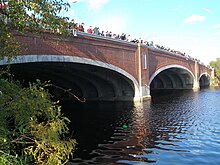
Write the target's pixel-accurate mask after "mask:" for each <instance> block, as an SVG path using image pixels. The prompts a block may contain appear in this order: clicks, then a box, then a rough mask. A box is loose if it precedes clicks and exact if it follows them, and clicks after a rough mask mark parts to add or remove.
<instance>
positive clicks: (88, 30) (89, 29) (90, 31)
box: [87, 26, 92, 34]
mask: <svg viewBox="0 0 220 165" xmlns="http://www.w3.org/2000/svg"><path fill="white" fill-rule="evenodd" d="M87 33H89V34H92V26H89V28H88V29H87Z"/></svg>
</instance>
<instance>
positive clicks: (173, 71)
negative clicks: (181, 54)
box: [149, 65, 195, 89]
mask: <svg viewBox="0 0 220 165" xmlns="http://www.w3.org/2000/svg"><path fill="white" fill-rule="evenodd" d="M168 73H169V74H168ZM174 82H175V83H174ZM194 82H195V76H194V74H193V73H192V72H191V71H190V70H189V69H188V68H186V67H184V66H181V65H167V66H164V67H161V68H159V69H158V70H157V71H156V72H154V73H153V74H152V75H151V77H150V80H149V86H150V89H153V88H154V89H156V88H157V89H192V88H193V86H194Z"/></svg>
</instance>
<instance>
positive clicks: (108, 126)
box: [61, 101, 133, 160]
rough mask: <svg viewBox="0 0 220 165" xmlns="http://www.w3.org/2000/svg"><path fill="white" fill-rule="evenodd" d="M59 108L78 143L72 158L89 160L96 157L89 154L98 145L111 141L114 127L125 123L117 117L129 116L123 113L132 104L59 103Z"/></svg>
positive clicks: (125, 120)
mask: <svg viewBox="0 0 220 165" xmlns="http://www.w3.org/2000/svg"><path fill="white" fill-rule="evenodd" d="M61 106H62V110H63V112H64V115H65V116H66V117H68V118H69V119H70V120H71V123H70V124H69V128H70V130H72V132H71V134H72V137H73V138H75V139H76V140H77V143H78V145H77V150H76V152H75V153H74V155H73V157H74V158H80V159H83V160H89V159H92V158H93V157H95V156H96V155H94V154H91V152H92V151H93V150H94V149H96V148H98V146H99V144H105V143H107V142H108V143H109V141H111V140H112V139H111V136H112V135H113V134H114V129H115V127H122V126H123V124H124V123H126V122H127V120H128V119H126V118H124V119H123V120H124V121H123V120H122V121H121V119H119V116H129V115H123V113H125V112H126V111H124V110H125V109H132V108H133V103H132V102H117V103H113V102H86V103H77V102H71V101H61ZM124 106H126V107H124ZM123 122H124V123H123Z"/></svg>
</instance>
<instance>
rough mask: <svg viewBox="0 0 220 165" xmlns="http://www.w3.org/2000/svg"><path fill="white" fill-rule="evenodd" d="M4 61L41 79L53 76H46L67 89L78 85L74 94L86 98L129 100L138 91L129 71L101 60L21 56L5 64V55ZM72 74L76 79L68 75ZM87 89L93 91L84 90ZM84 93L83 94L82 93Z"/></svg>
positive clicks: (72, 57)
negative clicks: (76, 92) (40, 76)
mask: <svg viewBox="0 0 220 165" xmlns="http://www.w3.org/2000/svg"><path fill="white" fill-rule="evenodd" d="M7 64H11V66H12V68H13V67H14V68H20V69H14V71H15V72H16V70H17V72H18V70H21V71H20V74H36V75H37V76H39V75H40V74H42V75H43V76H44V79H45V77H47V76H48V77H49V76H50V75H53V76H52V77H49V78H51V79H53V81H54V82H57V81H61V82H59V84H64V86H65V85H66V87H67V88H70V87H71V85H70V84H74V85H76V86H79V85H82V87H81V89H80V90H78V91H79V92H78V93H80V94H81V95H82V96H81V97H85V98H86V99H88V100H101V101H102V100H103V101H106V100H133V99H134V98H135V97H139V94H140V92H139V88H138V82H137V80H136V79H135V78H134V77H133V76H132V75H131V74H129V73H128V72H126V71H124V70H122V69H121V68H119V67H116V66H114V65H111V64H108V63H104V62H101V61H96V60H91V59H87V58H80V57H75V56H61V55H23V56H17V57H16V58H15V59H13V60H12V61H10V62H9V63H8V62H7V58H4V59H3V60H1V61H0V65H3V66H4V65H7ZM22 68H23V69H22ZM47 68H49V69H51V70H49V69H47ZM23 71H24V72H25V73H22V72H23ZM31 71H32V72H31ZM31 76H33V75H31ZM74 76H75V77H76V80H74V79H73V78H72V77H74ZM59 77H60V79H61V80H59ZM56 78H57V79H56ZM69 79H71V81H70V80H69ZM68 81H69V82H68ZM94 84H95V85H94ZM90 90H91V91H93V92H91V93H90V92H88V91H90ZM85 93H86V96H83V94H84V95H85Z"/></svg>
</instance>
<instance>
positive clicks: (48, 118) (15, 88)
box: [0, 0, 76, 165]
mask: <svg viewBox="0 0 220 165" xmlns="http://www.w3.org/2000/svg"><path fill="white" fill-rule="evenodd" d="M5 2H6V0H3V1H2V0H0V3H5ZM7 2H8V4H9V6H8V7H7V8H4V9H3V10H2V9H0V50H1V51H0V60H2V59H3V58H5V57H7V58H8V59H9V60H11V59H12V58H13V57H14V55H18V54H19V53H20V52H21V51H22V50H21V49H20V45H19V43H18V42H16V41H15V39H14V36H13V34H15V33H24V32H25V30H29V31H45V30H46V31H49V32H52V33H58V34H64V33H66V28H67V27H68V22H67V18H62V17H60V16H59V13H60V12H61V10H67V9H68V7H69V4H68V3H64V2H63V1H62V0H61V1H60V0H7ZM3 73H4V74H5V73H7V71H0V113H1V115H0V164H8V165H12V164H13V165H14V164H15V165H16V164H29V163H35V164H49V165H50V164H62V163H65V162H66V161H68V159H69V156H70V155H71V154H72V153H73V151H74V150H75V145H76V141H75V140H74V139H65V135H66V133H68V127H67V124H68V123H69V122H70V121H69V120H68V119H67V118H66V117H64V116H63V115H62V114H61V108H60V107H59V106H58V104H57V103H54V102H53V101H51V99H50V98H51V95H50V94H49V93H48V92H47V91H45V87H47V86H48V85H49V84H48V83H44V84H42V83H40V81H37V82H36V83H34V84H30V85H29V87H28V88H24V87H22V85H21V84H20V83H19V82H17V81H14V80H12V79H11V78H4V77H3ZM7 74H8V73H7ZM9 77H10V76H9Z"/></svg>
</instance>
